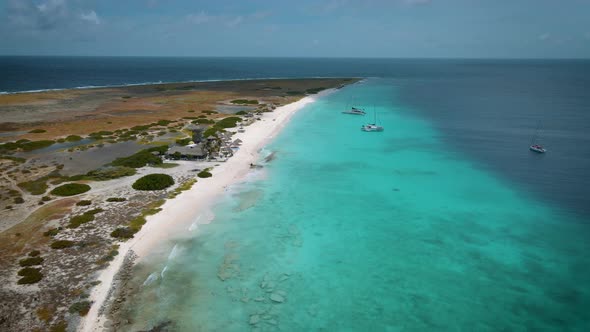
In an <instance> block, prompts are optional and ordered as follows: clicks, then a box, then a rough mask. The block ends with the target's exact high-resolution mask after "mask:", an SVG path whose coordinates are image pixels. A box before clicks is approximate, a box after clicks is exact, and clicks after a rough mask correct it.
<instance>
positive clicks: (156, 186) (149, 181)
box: [132, 173, 174, 190]
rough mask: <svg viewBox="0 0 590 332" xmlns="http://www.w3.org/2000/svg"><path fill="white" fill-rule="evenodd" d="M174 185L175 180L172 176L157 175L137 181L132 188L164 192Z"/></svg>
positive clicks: (150, 175)
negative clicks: (163, 190)
mask: <svg viewBox="0 0 590 332" xmlns="http://www.w3.org/2000/svg"><path fill="white" fill-rule="evenodd" d="M173 184H174V179H173V178H172V177H171V176H170V175H167V174H159V173H155V174H149V175H146V176H143V177H141V178H139V179H137V181H135V183H133V185H132V187H133V189H135V190H162V189H166V188H168V187H170V186H172V185H173Z"/></svg>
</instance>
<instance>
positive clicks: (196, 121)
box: [191, 119, 215, 124]
mask: <svg viewBox="0 0 590 332" xmlns="http://www.w3.org/2000/svg"><path fill="white" fill-rule="evenodd" d="M191 123H194V124H214V123H215V121H214V120H212V119H196V120H194V121H191Z"/></svg>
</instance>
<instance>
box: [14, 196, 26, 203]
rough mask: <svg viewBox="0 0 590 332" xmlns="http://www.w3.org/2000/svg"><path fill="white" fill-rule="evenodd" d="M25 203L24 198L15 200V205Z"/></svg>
mask: <svg viewBox="0 0 590 332" xmlns="http://www.w3.org/2000/svg"><path fill="white" fill-rule="evenodd" d="M24 202H25V200H24V198H22V197H20V196H18V197H15V198H14V204H23V203H24Z"/></svg>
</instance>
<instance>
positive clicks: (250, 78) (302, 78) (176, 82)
mask: <svg viewBox="0 0 590 332" xmlns="http://www.w3.org/2000/svg"><path fill="white" fill-rule="evenodd" d="M344 78H352V79H357V80H360V79H361V78H360V77H345V76H343V77H335V76H311V77H249V78H227V79H225V78H220V79H208V80H188V81H169V82H164V81H158V82H141V83H123V84H113V85H83V86H75V87H71V88H47V89H34V90H19V91H0V95H16V94H25V93H43V92H59V91H67V90H92V89H111V88H127V87H136V86H152V85H155V86H157V85H173V84H186V83H211V82H236V81H262V80H306V79H344Z"/></svg>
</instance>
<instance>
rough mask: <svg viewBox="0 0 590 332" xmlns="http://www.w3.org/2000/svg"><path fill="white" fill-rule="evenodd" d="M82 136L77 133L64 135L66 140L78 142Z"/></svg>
mask: <svg viewBox="0 0 590 332" xmlns="http://www.w3.org/2000/svg"><path fill="white" fill-rule="evenodd" d="M81 140H82V137H81V136H78V135H69V136H67V137H66V141H68V142H78V141H81Z"/></svg>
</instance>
